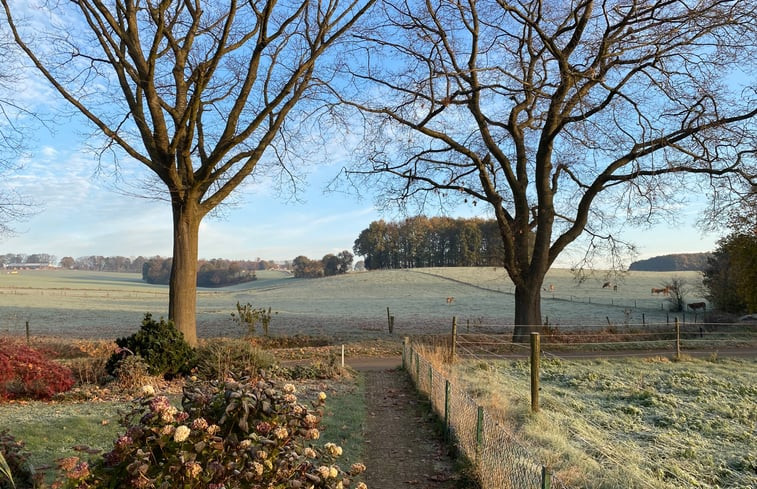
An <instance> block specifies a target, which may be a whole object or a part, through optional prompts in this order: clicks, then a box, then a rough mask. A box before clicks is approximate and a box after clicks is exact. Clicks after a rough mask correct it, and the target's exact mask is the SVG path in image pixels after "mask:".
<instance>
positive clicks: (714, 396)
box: [0, 267, 757, 488]
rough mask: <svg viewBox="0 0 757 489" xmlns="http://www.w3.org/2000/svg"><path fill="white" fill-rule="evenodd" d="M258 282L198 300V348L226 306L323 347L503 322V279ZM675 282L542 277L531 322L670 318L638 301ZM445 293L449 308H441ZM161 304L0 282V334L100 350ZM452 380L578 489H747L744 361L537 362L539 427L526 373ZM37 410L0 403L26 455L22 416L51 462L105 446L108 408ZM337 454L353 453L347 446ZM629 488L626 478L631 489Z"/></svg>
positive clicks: (130, 285)
mask: <svg viewBox="0 0 757 489" xmlns="http://www.w3.org/2000/svg"><path fill="white" fill-rule="evenodd" d="M258 276H259V280H257V281H255V282H251V283H247V284H241V285H237V286H233V287H226V288H222V289H200V290H199V291H198V311H197V312H198V315H197V317H198V333H199V335H200V337H201V338H202V337H204V338H210V337H220V336H231V337H239V336H242V335H243V334H244V331H243V330H241V328H240V327H239V326H238V325H236V324H235V323H234V322H233V321H232V320H231V313H232V312H235V311H236V308H235V304H236V303H237V302H240V303H242V304H245V303H250V304H252V305H253V306H254V307H265V308H268V307H270V308H271V309H272V311H274V312H275V313H276V314H275V315H274V317H273V321H272V323H271V333H272V334H273V335H280V336H284V335H295V334H307V335H313V336H321V337H328V338H329V340H330V342H331V343H332V344H334V343H336V342H338V341H360V340H364V339H375V338H388V332H387V319H386V315H387V308H389V310H390V311H391V314H392V315H393V316H395V335H394V340H395V341H396V342H399V338H401V337H402V336H404V335H408V334H418V333H422V334H442V333H444V334H446V333H449V331H450V325H451V321H452V317H456V318H457V320H458V322H459V323H461V324H465V325H467V326H469V328H470V329H471V332H484V333H490V332H496V331H497V330H499V329H502V328H503V326H506V325H510V324H511V323H512V316H513V307H514V305H513V285H512V283H511V282H510V281H509V280H508V279H507V277H506V275H505V273H504V271H503V270H502V269H501V268H499V269H495V268H493V267H490V268H437V269H417V270H392V271H373V272H361V273H350V274H347V275H343V276H336V277H329V278H323V279H294V278H292V277H291V275H289V274H287V273H285V272H278V271H265V272H260V273H259V274H258ZM673 277H677V278H680V279H683V280H684V281H685V282H686V283H687V292H686V300H687V302H694V301H699V300H702V298H701V295H702V293H701V276H700V274H698V273H693V272H689V273H670V272H664V273H662V272H661V273H654V272H634V273H630V274H628V275H626V276H625V277H624V279H623V280H622V281H619V282H618V283H617V285H618V288H617V290H613V288H612V287H609V288H603V287H602V285H603V283H604V282H605V281H606V278H605V276H604V275H603V274H602V273H598V274H597V275H596V276H593V277H589V278H588V279H586V280H584V281H582V282H578V281H576V280H575V279H574V277H573V275H572V274H571V273H570V272H569V271H567V270H552V271H551V272H550V274H549V275H548V277H547V280H546V281H545V289H546V290H545V291H544V293H543V306H542V307H543V314H544V316H545V319H547V318H548V320H549V323H550V325H552V326H559V328H560V329H563V328H566V329H567V328H571V327H574V326H576V327H579V326H580V327H591V326H602V327H604V326H606V325H607V322H608V321H609V322H611V323H614V324H628V323H632V324H641V323H642V321H644V322H646V323H647V324H649V323H655V322H659V323H664V322H666V321H667V320H669V319H670V318H672V317H674V315H673V314H672V313H668V311H667V306H668V302H667V301H666V298H665V297H662V296H657V295H652V294H651V289H652V288H658V287H660V286H662V285H663V284H664V283H666V282H669V281H670V280H671V279H672V278H673ZM550 285H552V287H551V288H550ZM448 297H454V301H452V302H451V303H447V298H448ZM167 305H168V289H167V287H165V286H157V285H149V284H146V283H144V282H142V281H141V277H140V276H139V275H136V274H119V273H92V272H78V271H68V270H45V271H21V272H20V273H18V274H6V273H2V274H0V335H13V336H22V335H24V334H25V326H26V322H27V321H28V322H29V325H30V333H31V334H32V335H33V336H54V337H61V338H90V339H96V338H102V339H112V338H115V337H118V336H125V335H128V334H131V333H133V332H134V331H136V330H137V329H138V327H139V324H140V321H141V319H142V317H143V315H144V313H146V312H150V313H152V314H153V315H154V316H161V315H165V314H166V313H167ZM692 316H693V315H691V314H689V318H688V320H689V321H693V320H694V319H697V320H698V321H702V318H701V314H700V315H699V316H700V317H698V318H694V317H692ZM458 374H459V379H461V380H462V381H463V382H464V383H465V385H466V386H467V387H466V389H467V390H468V391H469V392H470V394H471V395H473V396H476V397H477V398H478V399H480V400H481V403H482V404H485V405H487V406H489V407H491V408H496V412H497V413H498V414H497V416H498V417H499V418H498V419H499V420H500V422H501V423H502V424H503V425H506V426H507V427H508V428H509V429H512V430H513V431H514V432H517V433H519V435H518V436H519V437H521V438H523V439H525V440H527V441H528V443H529V444H532V447H533V449H534V450H535V451H536V453H537V457H538V458H539V459H540V460H543V461H545V462H546V463H547V464H548V465H549V466H550V467H551V468H553V469H554V470H555V473H556V474H558V475H560V476H562V477H563V478H565V479H568V480H573V481H583V482H577V484H578V486H579V487H597V488H600V487H601V488H620V487H659V488H662V487H687V488H688V487H750V484H751V483H752V482H754V476H753V471H754V470H755V466H756V465H755V464H756V463H757V462H755V460H757V459H755V457H756V456H757V455H755V452H754V445H755V441H756V440H755V439H754V436H755V426H756V423H757V419H756V418H755V411H754V409H753V408H754V399H755V398H756V397H757V391H755V387H754V385H753V383H754V382H753V380H754V378H755V377H756V376H757V363H755V360H754V359H753V358H751V359H746V360H724V359H718V358H717V356H713V357H711V358H710V359H707V360H696V361H694V360H690V359H685V361H681V362H670V361H668V360H666V359H664V358H653V359H647V360H643V359H623V360H590V361H580V360H575V359H571V360H561V359H559V358H555V357H551V358H550V359H549V360H545V362H544V364H543V376H542V389H543V390H542V396H543V397H542V406H543V409H542V413H543V414H540V415H539V416H532V415H530V414H529V413H528V400H527V397H526V396H527V395H528V386H527V378H528V375H529V372H528V365H527V363H526V362H525V361H513V360H506V359H487V360H486V361H482V360H470V361H464V362H461V363H460V364H459V365H458ZM355 386H356V387H350V389H352V388H355V389H356V391H355V392H357V394H356V395H351V394H348V393H345V394H344V395H343V396H336V398H335V399H334V401H335V403H334V404H333V406H334V407H335V408H338V409H341V414H340V413H336V415H334V414H331V415H330V416H329V417H330V418H333V419H336V420H337V421H336V423H337V425H339V426H342V425H344V426H347V425H349V426H356V427H359V426H360V425H361V423H362V419H363V418H364V416H365V413H364V410H365V407H364V404H363V403H364V400H363V399H362V397H363V396H362V395H361V394H360V392H361V391H360V389H362V384H361V381H360V378H358V380H357V383H356V384H355ZM37 405H38V406H39V408H40V409H42V410H43V411H44V413H45V414H41V412H40V411H35V412H36V413H37V415H35V416H33V418H31V419H27V420H24V413H25V412H27V411H29V408H30V405H26V406H24V405H17V406H14V405H9V406H4V407H3V416H1V417H2V418H3V419H4V420H5V423H1V422H0V428H3V427H10V426H15V427H16V428H17V429H21V434H23V435H24V436H23V437H26V436H28V437H29V438H30V439H31V444H30V445H35V446H39V447H45V446H47V445H49V440H48V439H47V437H48V436H49V431H47V432H44V431H43V432H39V433H37V432H36V431H35V430H36V429H37V428H36V427H37V425H38V423H37V422H36V420H38V419H40V416H43V417H45V418H50V419H51V420H52V422H53V423H54V424H53V426H55V427H56V429H55V431H56V433H59V434H60V437H59V438H61V440H59V441H58V442H56V446H57V447H58V448H55V449H53V448H51V449H50V450H65V447H68V446H70V444H71V442H70V440H69V438H68V434H69V433H72V432H76V433H78V434H84V435H85V436H86V437H87V439H88V440H90V441H91V442H92V445H95V446H98V447H105V446H107V444H108V440H110V439H112V437H113V433H114V428H115V422H114V417H115V414H114V413H115V410H116V408H117V406H118V403H117V402H115V403H108V402H105V403H98V404H90V403H73V404H68V403H60V404H59V403H53V404H51V405H45V404H43V403H34V406H37ZM91 406H93V407H91ZM30 412H31V411H30ZM345 412H348V413H349V414H350V415H353V416H352V418H354V419H352V418H350V416H348V415H346V414H344V413H345ZM360 413H362V414H360ZM347 418H349V419H347ZM104 421H107V422H106V423H104ZM332 422H334V421H332ZM55 423H57V424H55ZM354 432H355V433H359V432H360V430H359V428H355V429H354ZM23 437H22V438H23ZM342 442H345V440H342ZM350 443H353V444H354V451H355V452H356V453H360V451H361V450H362V448H361V446H360V439H359V437H358V438H356V439H355V440H352V441H351V442H350ZM50 450H48V451H46V452H45V451H43V452H42V453H40V454H39V455H38V457H39V461H41V462H44V461H48V462H49V461H50V460H51V459H55V458H56V457H57V456H60V455H61V453H66V452H59V451H50ZM750 467H751V469H750ZM749 470H752V472H749ZM744 474H746V475H744ZM750 474H752V475H750ZM750 477H751V479H750ZM589 480H591V481H592V482H587V481H589ZM629 480H634V481H639V482H638V484H637V483H636V482H634V484H633V485H629V483H628V481H629ZM681 481H682V482H681Z"/></svg>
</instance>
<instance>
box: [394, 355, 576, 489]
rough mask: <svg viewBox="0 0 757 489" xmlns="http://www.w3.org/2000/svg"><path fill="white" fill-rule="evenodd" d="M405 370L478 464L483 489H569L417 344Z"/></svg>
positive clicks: (464, 451)
mask: <svg viewBox="0 0 757 489" xmlns="http://www.w3.org/2000/svg"><path fill="white" fill-rule="evenodd" d="M403 359H404V364H405V369H406V370H407V371H408V372H409V373H410V376H411V377H412V379H413V382H414V383H415V385H416V388H417V389H418V390H419V391H420V392H421V393H423V394H425V395H426V396H427V397H428V399H429V401H430V402H431V406H432V409H433V411H434V412H435V413H436V414H437V416H439V418H440V419H442V420H444V421H445V428H446V430H447V433H448V434H449V435H450V436H451V438H452V439H453V440H454V442H455V444H456V445H457V448H458V450H459V452H460V453H461V454H462V455H464V456H465V457H466V458H467V459H468V460H469V461H470V462H471V464H472V465H473V467H474V469H475V473H476V477H477V479H478V481H479V483H480V484H481V487H482V489H526V488H528V489H534V488H545V489H546V488H551V489H567V488H568V486H567V485H565V484H564V483H562V482H561V481H560V480H559V479H558V478H556V477H554V476H550V474H549V473H548V472H547V471H546V469H545V468H544V466H543V465H542V464H540V463H539V462H538V461H537V460H536V458H535V457H534V456H533V455H532V454H531V453H530V452H529V451H528V450H527V449H526V448H525V447H523V446H522V445H521V444H519V443H518V442H517V440H515V439H514V438H513V436H512V435H511V434H510V433H508V432H507V430H506V429H505V428H504V427H503V426H501V425H500V424H499V423H498V422H497V421H496V418H495V417H494V416H492V414H491V413H489V412H488V411H487V410H486V409H484V408H482V407H481V406H479V405H478V404H477V403H476V401H475V400H474V399H473V398H472V397H470V396H469V395H468V394H467V393H466V392H465V391H464V390H463V389H462V388H460V387H459V386H457V385H455V384H453V383H452V381H451V379H450V378H449V377H448V376H446V375H445V374H444V373H443V372H441V371H440V370H438V369H436V368H435V367H434V366H433V364H432V363H431V362H429V361H428V360H427V359H426V358H424V356H423V355H422V354H421V352H420V351H418V350H416V349H415V348H413V346H412V345H407V344H406V345H405V347H404V349H403Z"/></svg>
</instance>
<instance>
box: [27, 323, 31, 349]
mask: <svg viewBox="0 0 757 489" xmlns="http://www.w3.org/2000/svg"><path fill="white" fill-rule="evenodd" d="M30 344H31V340H30V335H29V321H27V322H26V345H27V346H29V345H30Z"/></svg>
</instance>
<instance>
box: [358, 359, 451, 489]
mask: <svg viewBox="0 0 757 489" xmlns="http://www.w3.org/2000/svg"><path fill="white" fill-rule="evenodd" d="M400 364H401V360H399V359H373V360H371V359H360V360H358V359H355V361H353V362H350V366H351V367H352V368H354V369H356V370H358V371H360V372H362V373H363V375H364V376H365V400H366V411H367V419H366V435H365V446H366V448H365V464H366V466H367V467H368V470H367V471H366V483H367V485H368V488H369V489H453V488H459V487H460V485H459V477H458V475H457V474H456V472H455V461H454V459H453V458H452V457H451V456H450V455H449V448H448V447H447V446H446V445H445V443H444V442H443V440H442V439H441V436H440V434H439V433H438V431H437V430H436V429H435V427H434V423H435V421H434V417H433V415H431V414H430V413H429V411H428V405H427V403H426V402H425V401H424V400H423V399H422V398H421V397H420V395H419V394H418V392H417V391H416V390H415V387H414V386H413V384H412V382H411V380H410V377H409V376H408V375H407V373H406V372H404V371H403V370H401V369H399V368H398V367H399V366H400Z"/></svg>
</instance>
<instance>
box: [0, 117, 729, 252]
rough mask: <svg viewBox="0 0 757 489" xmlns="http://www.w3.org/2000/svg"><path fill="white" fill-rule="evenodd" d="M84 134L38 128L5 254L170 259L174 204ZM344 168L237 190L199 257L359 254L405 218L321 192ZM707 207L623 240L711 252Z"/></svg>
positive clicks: (14, 177) (366, 200) (652, 247)
mask: <svg viewBox="0 0 757 489" xmlns="http://www.w3.org/2000/svg"><path fill="white" fill-rule="evenodd" d="M78 137H79V136H77V135H76V134H74V133H72V132H67V133H66V134H58V135H56V136H52V135H49V133H48V132H47V131H46V130H41V131H40V132H39V133H38V134H37V138H36V139H35V140H34V144H33V145H32V146H31V147H30V148H29V155H28V157H27V158H25V159H24V160H23V161H22V162H23V165H24V166H23V168H22V169H21V170H20V171H18V172H16V173H14V174H9V175H5V177H6V178H5V179H4V182H3V185H9V186H12V187H13V188H15V189H16V190H17V191H19V192H20V193H23V194H26V195H29V196H31V197H32V198H33V199H34V200H35V201H36V203H37V204H38V208H37V210H38V212H37V214H36V215H34V216H32V217H30V218H29V219H28V220H27V221H25V222H20V223H16V224H15V229H16V230H17V231H18V233H17V234H16V235H15V236H10V237H2V238H0V254H4V253H27V254H30V253H50V254H53V255H55V256H56V257H57V258H58V259H60V258H62V257H63V256H73V257H79V256H86V255H103V256H113V255H121V256H139V255H142V256H154V255H162V256H170V254H171V246H172V242H171V239H172V238H171V212H170V207H169V205H168V203H167V202H164V201H160V200H151V199H144V198H136V197H134V196H129V195H126V194H124V193H123V192H119V191H115V187H116V185H117V184H116V182H115V180H114V178H113V177H112V176H109V175H107V174H106V173H105V172H103V173H98V172H97V171H96V170H97V161H96V159H95V157H94V156H92V155H90V154H88V153H87V152H86V150H85V149H84V148H83V144H82V143H83V141H77V139H78ZM136 165H137V164H136V163H130V164H128V163H127V164H124V167H123V172H124V174H126V175H128V174H129V172H132V171H137V170H138V168H137V167H136ZM339 168H341V165H340V162H334V163H333V164H330V165H315V166H313V168H312V169H311V174H310V175H309V177H308V179H307V185H306V186H305V187H304V188H303V189H302V192H301V193H300V194H299V200H298V201H292V200H291V199H289V198H288V195H286V193H284V194H280V193H279V192H278V190H277V189H275V188H273V187H266V186H265V185H262V184H254V185H251V186H249V187H248V188H246V189H244V190H243V191H242V192H240V193H237V194H236V195H237V199H236V200H237V202H236V203H234V204H233V205H231V206H228V207H226V208H225V209H224V210H223V215H222V216H219V217H213V216H209V217H207V218H206V219H205V220H204V222H203V224H202V227H201V231H200V257H201V258H229V259H254V258H256V257H260V258H263V259H269V260H270V259H272V260H291V259H293V258H294V257H296V256H298V255H305V256H308V257H310V258H321V257H322V256H323V255H325V254H327V253H336V252H339V251H341V250H344V249H347V250H352V245H353V243H354V241H355V239H356V238H357V236H358V234H359V233H360V231H362V230H363V229H365V228H366V227H368V225H369V224H370V222H371V221H373V220H376V219H380V218H384V219H387V220H392V219H396V218H398V217H400V216H398V215H397V214H381V213H380V212H378V211H377V210H376V209H375V208H374V206H373V200H372V196H371V195H364V196H363V198H362V199H360V198H358V196H355V195H346V194H340V193H324V188H325V186H326V184H327V183H328V182H329V181H330V180H331V179H332V178H333V177H334V176H335V175H336V174H337V173H338V171H339ZM107 169H108V168H107V166H106V168H105V170H107ZM700 209H701V207H700V206H697V205H696V204H695V203H693V204H692V205H690V206H687V207H686V208H685V209H683V210H682V214H681V216H680V222H681V223H680V224H678V225H669V224H664V225H659V226H656V227H654V228H652V229H648V230H641V229H637V230H632V231H627V232H626V237H628V238H630V239H632V240H633V241H634V242H635V243H636V244H637V245H638V247H639V251H640V256H639V258H648V257H651V256H655V255H660V254H667V253H678V252H700V251H710V250H712V249H713V248H714V243H715V241H716V240H717V239H718V236H717V235H713V234H709V235H702V234H701V232H700V231H699V229H697V227H696V224H695V223H696V220H697V218H698V212H699V211H700ZM467 215H469V214H467ZM484 217H485V216H484ZM579 252H580V250H577V249H575V250H574V253H576V254H578V253H579ZM560 265H561V266H569V265H570V260H569V257H568V256H566V257H565V258H564V259H563V260H560Z"/></svg>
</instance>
